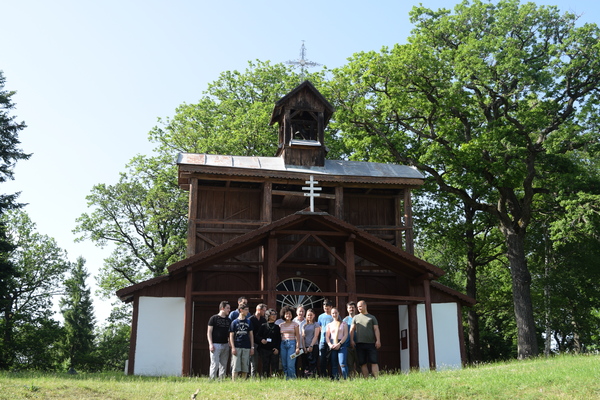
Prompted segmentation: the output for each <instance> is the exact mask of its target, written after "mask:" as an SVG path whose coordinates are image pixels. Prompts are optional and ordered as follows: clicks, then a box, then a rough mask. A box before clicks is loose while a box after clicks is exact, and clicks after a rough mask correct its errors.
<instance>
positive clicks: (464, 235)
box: [413, 182, 505, 363]
mask: <svg viewBox="0 0 600 400" xmlns="http://www.w3.org/2000/svg"><path fill="white" fill-rule="evenodd" d="M413 204H414V223H415V226H417V227H419V229H418V230H417V232H416V233H417V235H416V243H417V244H416V249H415V255H417V256H419V257H420V258H422V259H424V260H427V261H429V262H431V263H433V264H434V265H436V266H438V267H440V268H442V269H443V270H444V271H445V272H446V275H444V276H443V277H442V278H441V280H440V282H441V283H444V284H446V285H447V286H450V287H453V288H455V289H457V290H466V294H467V295H468V296H470V297H472V298H473V299H475V300H477V304H476V305H475V306H474V307H470V308H469V309H468V311H467V318H466V321H467V323H468V349H467V350H468V351H467V356H468V359H469V362H471V363H475V362H481V361H490V359H486V358H483V355H482V352H481V350H482V347H483V348H485V347H489V346H488V345H489V343H487V342H485V341H484V342H483V343H482V342H481V340H480V338H481V335H480V318H481V315H486V316H488V317H489V316H490V314H492V313H493V312H494V311H493V310H494V309H493V308H491V309H490V308H489V307H488V303H487V300H488V299H487V298H486V297H485V296H483V297H480V296H478V292H479V290H480V288H481V286H482V283H483V282H485V280H484V279H482V278H481V277H480V270H482V269H483V268H485V269H491V268H493V265H504V264H505V261H504V259H503V257H502V253H503V251H502V250H503V246H502V241H501V240H500V238H499V236H500V235H499V232H498V229H497V228H495V224H494V223H493V221H490V220H491V218H490V217H489V215H488V214H485V213H482V212H478V211H476V210H474V209H473V208H472V207H470V206H469V205H468V204H465V203H464V202H463V201H462V200H461V199H460V198H457V197H456V196H454V195H452V194H450V193H447V192H443V191H440V190H438V189H437V188H436V187H435V185H431V182H428V185H426V186H425V187H424V188H423V189H421V190H419V191H418V192H416V193H415V201H414V203H413ZM494 284H495V285H497V284H498V282H495V283H494ZM481 290H486V288H481Z"/></svg>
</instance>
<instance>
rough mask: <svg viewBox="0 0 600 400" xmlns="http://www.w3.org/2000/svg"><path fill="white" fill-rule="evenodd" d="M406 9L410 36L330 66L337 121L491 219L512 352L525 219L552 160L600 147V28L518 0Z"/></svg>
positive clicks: (524, 317)
mask: <svg viewBox="0 0 600 400" xmlns="http://www.w3.org/2000/svg"><path fill="white" fill-rule="evenodd" d="M411 21H412V22H413V23H414V24H415V29H414V30H413V32H412V35H411V36H410V37H409V40H408V44H405V45H396V46H394V47H393V48H392V49H383V50H382V51H381V52H380V53H376V52H369V53H361V54H357V55H355V56H354V57H353V59H351V60H350V62H349V63H348V64H347V65H346V66H345V67H343V68H341V69H339V70H337V71H335V80H336V81H337V84H336V86H335V88H334V91H333V92H334V93H336V94H337V98H338V101H337V103H338V104H337V109H338V111H337V114H336V120H337V121H338V126H339V128H340V129H341V130H342V131H343V134H344V140H345V141H346V142H347V144H348V146H349V147H350V146H351V148H353V149H354V150H355V152H356V154H357V155H358V156H360V157H365V156H369V157H370V158H371V159H373V158H378V159H380V160H388V161H389V160H392V161H396V162H400V163H405V164H409V165H413V166H415V167H417V168H419V169H420V170H421V171H423V172H425V173H426V174H427V175H428V176H429V177H430V179H431V180H433V181H434V182H435V183H436V184H437V185H438V187H439V188H440V189H441V190H443V191H446V192H449V193H452V194H454V195H455V196H457V197H459V198H460V199H462V201H464V202H465V204H467V205H469V207H471V208H472V209H474V210H477V211H481V212H485V213H488V214H489V215H490V216H492V217H493V218H494V219H495V220H496V223H497V224H498V226H499V228H500V231H501V233H502V235H503V238H504V242H505V246H506V249H507V258H508V266H509V271H510V274H511V281H512V295H513V307H514V315H515V320H516V326H517V338H518V340H517V344H518V356H519V358H524V357H529V356H533V355H536V354H537V353H538V345H537V334H536V323H535V318H534V309H533V303H532V297H531V272H530V270H529V268H528V265H527V260H526V237H527V231H528V227H529V225H530V223H531V221H532V218H534V215H535V213H534V209H533V205H534V201H535V199H536V198H537V197H538V196H540V195H541V194H543V193H544V192H545V191H546V188H545V187H546V182H547V181H548V180H551V179H553V177H554V175H553V174H552V171H553V167H552V166H553V164H554V163H555V162H556V160H557V159H564V158H565V157H568V156H569V155H570V153H572V152H573V151H575V150H576V149H581V148H587V150H588V151H590V152H592V153H594V152H595V151H597V148H594V146H597V143H598V129H597V122H598V119H597V115H598V113H597V111H598V100H599V99H598V89H599V88H600V41H599V36H600V32H599V30H598V27H597V26H596V25H593V24H586V25H583V26H578V25H577V16H575V15H573V14H570V13H564V14H561V13H560V12H559V10H558V9H557V8H556V7H545V6H540V7H538V6H536V5H535V4H533V3H527V4H520V3H519V2H518V1H516V0H505V1H499V2H497V3H496V4H492V3H484V2H481V1H477V0H476V1H474V2H473V3H472V4H471V3H469V2H467V1H465V2H463V3H462V4H459V5H457V6H456V8H455V12H454V13H453V12H451V11H449V10H439V11H433V10H430V9H427V8H425V7H415V8H414V9H413V11H412V12H411ZM594 154H596V153H594ZM475 193H476V194H477V196H475V195H474V194H475Z"/></svg>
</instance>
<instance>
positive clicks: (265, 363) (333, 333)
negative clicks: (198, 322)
mask: <svg viewBox="0 0 600 400" xmlns="http://www.w3.org/2000/svg"><path fill="white" fill-rule="evenodd" d="M230 311H231V306H230V304H229V303H228V302H227V301H222V302H221V303H220V304H219V313H218V314H215V315H213V316H212V317H210V319H209V321H208V330H207V335H206V336H207V339H208V345H209V350H210V378H211V379H216V378H224V377H225V376H226V374H227V367H228V360H229V355H230V354H231V376H232V379H234V380H235V379H239V378H242V379H245V378H246V377H247V376H248V374H250V375H251V376H258V375H259V365H260V366H261V367H262V369H261V371H260V376H262V377H265V378H266V377H270V376H274V375H276V374H277V373H278V371H280V370H281V371H283V374H284V376H285V377H286V379H295V378H296V377H297V375H298V373H297V371H300V372H299V373H300V374H301V375H300V376H303V377H316V376H320V377H330V378H331V379H340V378H343V379H347V378H348V377H349V376H351V375H354V374H356V373H358V372H359V371H360V373H361V374H362V375H363V376H364V377H365V378H367V377H368V376H369V366H370V367H371V374H372V375H373V377H375V378H377V377H378V375H379V361H378V353H377V350H378V349H379V348H380V347H381V341H380V334H379V324H378V322H377V318H375V317H374V316H373V315H371V314H369V313H368V310H367V303H366V302H365V301H363V300H361V301H359V302H358V303H354V302H349V303H348V304H347V312H348V315H347V316H346V317H345V318H343V319H342V317H341V315H340V312H339V310H338V309H337V308H335V307H334V306H333V304H332V302H331V301H330V300H328V299H325V300H324V301H323V313H322V314H320V315H319V316H318V318H317V314H316V313H315V311H314V310H313V309H308V310H305V309H304V307H302V306H299V307H298V308H297V309H295V310H294V309H293V308H292V307H290V306H284V307H283V308H282V309H281V311H280V312H279V314H278V313H277V312H276V311H275V310H274V309H268V307H267V305H266V304H262V303H261V304H259V305H257V306H256V311H255V313H254V314H253V315H249V314H250V313H249V307H248V299H247V298H246V297H244V296H242V297H240V298H239V299H238V307H237V309H236V310H234V311H231V312H230ZM294 313H295V314H296V316H294ZM298 360H300V361H299V362H298Z"/></svg>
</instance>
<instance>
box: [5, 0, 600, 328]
mask: <svg viewBox="0 0 600 400" xmlns="http://www.w3.org/2000/svg"><path fill="white" fill-rule="evenodd" d="M418 3H419V2H418V1H414V2H411V1H407V0H395V1H392V0H386V1H372V2H366V1H355V0H346V1H334V0H327V1H314V0H307V1H283V2H282V1H277V2H276V1H261V0H258V1H254V2H250V1H205V0H196V1H193V0H170V1H153V0H146V1H128V0H119V1H115V0H103V1H95V2H92V1H81V0H79V1H75V0H55V1H46V0H39V1H30V0H18V1H17V0H3V1H2V2H0V15H1V16H2V17H1V19H2V31H3V38H2V43H1V45H0V70H3V71H4V76H5V78H6V87H5V89H7V90H16V91H17V92H18V93H17V94H16V95H15V96H14V97H13V99H14V101H15V102H16V103H17V108H16V110H15V111H14V112H13V115H16V116H17V119H18V120H19V121H25V123H26V124H27V125H28V127H27V128H26V129H25V130H24V131H22V133H21V134H20V139H21V142H22V149H23V150H24V151H25V152H27V153H33V156H32V157H31V159H30V160H28V161H21V162H19V164H18V165H17V167H16V169H15V181H14V182H10V183H7V184H4V185H3V186H2V189H0V190H1V192H2V193H13V192H16V191H20V192H21V196H20V201H21V202H24V203H28V205H27V207H26V208H25V211H26V212H27V213H28V214H29V215H30V217H31V218H32V220H33V221H34V222H35V223H36V224H37V228H38V231H39V232H40V233H42V234H46V235H49V236H51V237H54V238H55V239H56V240H57V241H58V244H59V246H60V247H62V248H64V249H66V250H67V251H68V252H69V258H70V259H71V261H75V259H76V258H77V257H78V256H83V257H84V258H86V260H87V264H86V266H87V268H88V270H89V271H90V273H92V274H95V273H96V271H97V270H98V268H99V267H100V266H101V265H102V260H103V258H104V257H106V256H107V255H108V250H101V249H98V248H96V247H95V246H94V245H93V244H91V243H89V242H88V243H80V244H76V243H74V242H73V240H74V238H75V236H74V235H73V234H72V232H71V231H72V230H73V228H74V227H75V219H76V218H77V217H78V216H80V215H81V214H82V213H84V212H87V211H88V209H87V204H86V200H85V196H86V195H88V194H89V192H90V189H91V188H92V186H93V185H95V184H98V183H107V184H113V183H115V182H117V180H118V175H119V172H121V171H123V170H124V166H125V164H126V163H127V162H128V161H129V160H130V159H131V158H132V157H133V156H135V155H136V154H149V153H150V152H151V150H152V144H150V143H149V142H148V140H147V134H148V132H149V131H150V129H151V128H152V127H153V126H155V125H156V120H157V118H158V117H169V116H172V115H173V114H174V111H175V108H176V107H177V106H178V105H179V104H181V103H183V102H186V103H193V102H196V101H197V100H199V98H200V97H201V94H202V92H203V91H204V90H205V89H206V87H207V84H208V83H209V82H212V81H214V80H215V79H217V77H218V76H219V74H220V73H221V72H223V71H227V70H236V69H237V70H244V69H245V68H246V66H247V62H248V61H249V60H256V59H259V60H262V61H266V60H270V61H271V62H283V61H287V60H295V59H298V58H299V51H300V46H301V43H302V40H305V41H306V42H305V43H306V48H307V58H308V59H309V60H311V61H315V62H318V63H320V64H323V65H325V66H327V67H329V68H334V67H339V66H342V65H343V64H345V62H346V60H347V58H348V57H350V56H352V54H354V53H356V52H359V51H369V50H380V49H381V48H382V47H383V46H392V45H394V44H395V43H403V42H405V41H406V38H407V37H408V35H409V33H410V30H411V26H410V24H409V21H408V19H409V18H408V12H409V10H410V9H411V8H412V6H413V5H417V4H418ZM421 3H422V4H423V5H425V6H427V7H430V8H434V9H437V8H440V7H446V8H453V7H454V5H455V4H457V3H458V1H455V0H448V1H442V0H423V1H422V2H421ZM537 3H538V4H551V5H558V6H559V8H560V9H561V10H563V11H572V12H575V13H577V14H582V18H581V20H582V21H585V22H596V23H598V22H599V21H598V20H600V16H599V11H600V5H599V3H598V2H597V1H592V0H585V1H578V2H568V1H564V0H560V1H558V0H557V1H551V0H550V1H546V0H544V1H537ZM266 122H267V121H265V123H266ZM93 283H94V281H93V280H90V284H93ZM113 300H114V299H113ZM108 304H109V303H108V302H99V301H98V302H96V303H95V307H96V314H97V316H98V319H99V320H103V319H104V318H105V317H106V316H107V315H108V310H109V307H108Z"/></svg>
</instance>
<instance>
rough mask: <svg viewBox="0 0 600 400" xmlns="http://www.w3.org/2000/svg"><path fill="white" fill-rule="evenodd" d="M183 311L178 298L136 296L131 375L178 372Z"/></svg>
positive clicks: (179, 370) (172, 373) (181, 345)
mask: <svg viewBox="0 0 600 400" xmlns="http://www.w3.org/2000/svg"><path fill="white" fill-rule="evenodd" d="M184 311H185V299H184V298H182V297H140V299H139V305H138V324H137V341H136V346H135V364H134V371H133V373H134V374H135V375H152V376H167V375H168V376H180V375H181V363H182V351H183V318H184Z"/></svg>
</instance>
